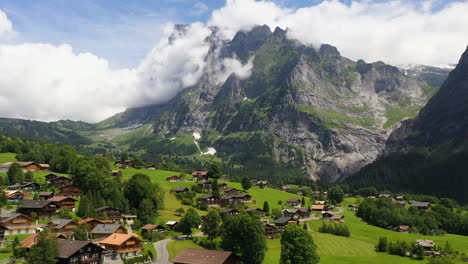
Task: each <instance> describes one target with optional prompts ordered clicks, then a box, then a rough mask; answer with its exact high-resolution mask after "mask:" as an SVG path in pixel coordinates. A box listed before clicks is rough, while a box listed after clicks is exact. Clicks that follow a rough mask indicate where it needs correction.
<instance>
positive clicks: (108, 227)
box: [90, 224, 121, 234]
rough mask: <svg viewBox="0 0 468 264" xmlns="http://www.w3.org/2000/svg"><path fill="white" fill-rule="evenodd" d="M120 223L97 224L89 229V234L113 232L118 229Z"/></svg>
mask: <svg viewBox="0 0 468 264" xmlns="http://www.w3.org/2000/svg"><path fill="white" fill-rule="evenodd" d="M120 227H121V225H119V224H98V225H96V227H95V228H94V229H93V230H91V232H90V233H91V234H113V233H115V232H117V230H119V228H120Z"/></svg>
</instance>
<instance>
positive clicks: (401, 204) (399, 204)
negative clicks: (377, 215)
mask: <svg viewBox="0 0 468 264" xmlns="http://www.w3.org/2000/svg"><path fill="white" fill-rule="evenodd" d="M395 204H396V205H398V206H399V207H405V206H406V201H395Z"/></svg>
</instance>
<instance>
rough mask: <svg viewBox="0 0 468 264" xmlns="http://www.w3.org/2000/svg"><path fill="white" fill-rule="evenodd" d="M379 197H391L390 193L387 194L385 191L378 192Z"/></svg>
mask: <svg viewBox="0 0 468 264" xmlns="http://www.w3.org/2000/svg"><path fill="white" fill-rule="evenodd" d="M379 198H392V196H391V195H390V194H387V193H381V194H379Z"/></svg>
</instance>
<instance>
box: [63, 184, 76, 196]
mask: <svg viewBox="0 0 468 264" xmlns="http://www.w3.org/2000/svg"><path fill="white" fill-rule="evenodd" d="M60 194H61V195H63V196H69V197H80V196H81V189H80V187H78V186H75V185H66V186H63V187H61V188H60Z"/></svg>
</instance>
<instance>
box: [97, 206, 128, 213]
mask: <svg viewBox="0 0 468 264" xmlns="http://www.w3.org/2000/svg"><path fill="white" fill-rule="evenodd" d="M106 209H112V210H118V211H121V212H122V210H120V209H117V208H114V207H110V206H102V207H99V208H96V212H100V211H103V210H106Z"/></svg>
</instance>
